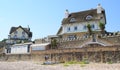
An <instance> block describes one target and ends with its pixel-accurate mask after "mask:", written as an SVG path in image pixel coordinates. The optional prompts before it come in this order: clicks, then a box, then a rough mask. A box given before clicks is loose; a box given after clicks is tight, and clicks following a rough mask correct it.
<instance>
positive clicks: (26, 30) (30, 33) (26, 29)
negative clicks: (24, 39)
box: [9, 26, 32, 37]
mask: <svg viewBox="0 0 120 70" xmlns="http://www.w3.org/2000/svg"><path fill="white" fill-rule="evenodd" d="M18 28H21V29H23V30H24V31H25V32H26V33H27V34H28V35H30V36H29V37H32V32H30V28H23V27H22V26H18V27H11V29H10V32H9V34H11V33H13V32H15V31H16V30H17V29H18Z"/></svg>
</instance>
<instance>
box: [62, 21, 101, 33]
mask: <svg viewBox="0 0 120 70" xmlns="http://www.w3.org/2000/svg"><path fill="white" fill-rule="evenodd" d="M88 24H90V25H93V24H94V26H95V28H94V29H92V30H93V31H100V28H99V22H97V21H93V22H89V23H88V22H83V23H71V24H66V25H63V26H62V27H63V31H62V34H63V33H74V32H87V29H84V26H85V25H86V26H87V25H88ZM75 26H77V30H76V31H75V30H74V27H75ZM69 27H70V31H68V28H69Z"/></svg>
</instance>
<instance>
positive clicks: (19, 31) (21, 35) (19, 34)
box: [10, 28, 28, 39]
mask: <svg viewBox="0 0 120 70" xmlns="http://www.w3.org/2000/svg"><path fill="white" fill-rule="evenodd" d="M10 37H11V38H19V39H28V34H27V33H26V32H25V31H24V30H23V29H22V28H18V29H17V30H16V31H15V32H13V33H11V34H10Z"/></svg>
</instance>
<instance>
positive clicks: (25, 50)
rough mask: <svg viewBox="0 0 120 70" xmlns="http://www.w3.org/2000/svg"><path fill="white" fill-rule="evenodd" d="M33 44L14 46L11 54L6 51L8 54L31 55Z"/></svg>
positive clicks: (10, 51) (11, 48)
mask: <svg viewBox="0 0 120 70" xmlns="http://www.w3.org/2000/svg"><path fill="white" fill-rule="evenodd" d="M31 44H32V43H23V44H14V45H12V46H11V47H10V50H9V52H7V51H6V53H7V54H29V53H30V45H31Z"/></svg>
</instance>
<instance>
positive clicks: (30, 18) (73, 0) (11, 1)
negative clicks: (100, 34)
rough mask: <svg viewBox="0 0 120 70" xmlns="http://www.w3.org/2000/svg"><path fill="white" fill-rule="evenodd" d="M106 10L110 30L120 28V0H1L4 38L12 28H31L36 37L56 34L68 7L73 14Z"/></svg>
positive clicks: (0, 37)
mask: <svg viewBox="0 0 120 70" xmlns="http://www.w3.org/2000/svg"><path fill="white" fill-rule="evenodd" d="M99 3H100V4H101V6H102V7H103V8H104V9H105V12H106V19H107V24H106V30H107V31H109V32H117V31H120V21H119V20H120V17H119V16H120V8H119V4H120V0H0V40H3V39H5V38H8V35H9V31H10V28H11V27H13V26H14V27H18V26H19V25H21V26H22V27H28V25H29V27H30V29H31V31H32V32H33V38H32V40H34V39H38V38H44V37H47V36H48V35H55V34H56V33H57V31H58V29H59V28H60V26H61V21H62V19H63V18H64V13H65V10H66V9H68V10H69V12H70V13H72V12H80V11H84V10H89V9H91V8H96V7H97V5H98V4H99Z"/></svg>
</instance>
